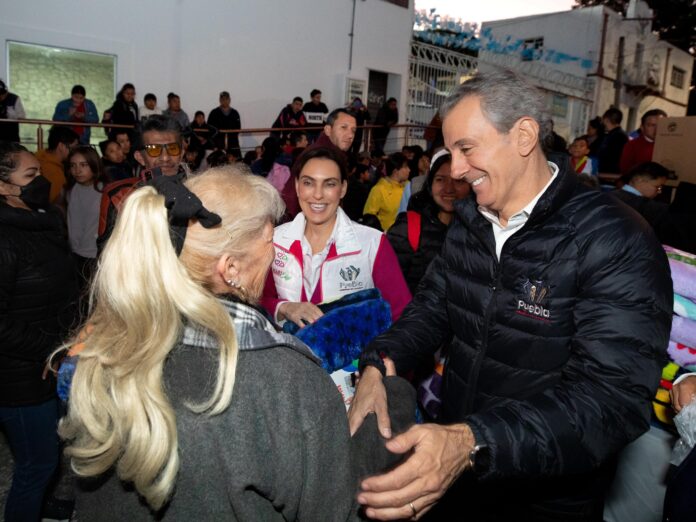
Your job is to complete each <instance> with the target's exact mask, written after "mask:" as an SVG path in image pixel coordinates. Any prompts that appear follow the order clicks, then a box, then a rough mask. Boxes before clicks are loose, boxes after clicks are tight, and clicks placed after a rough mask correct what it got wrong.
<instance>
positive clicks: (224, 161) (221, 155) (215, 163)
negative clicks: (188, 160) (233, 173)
mask: <svg viewBox="0 0 696 522" xmlns="http://www.w3.org/2000/svg"><path fill="white" fill-rule="evenodd" d="M206 161H207V162H208V167H210V168H213V167H220V166H222V165H229V163H230V162H229V159H228V158H227V153H226V152H225V151H224V150H215V151H213V152H211V153H210V154H208V157H207V158H206Z"/></svg>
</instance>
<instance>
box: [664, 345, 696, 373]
mask: <svg viewBox="0 0 696 522" xmlns="http://www.w3.org/2000/svg"><path fill="white" fill-rule="evenodd" d="M667 354H668V355H669V358H670V359H672V361H674V362H675V363H677V364H678V365H679V366H681V367H682V368H685V369H686V370H688V371H690V372H694V371H696V349H694V348H692V347H690V346H687V345H686V344H682V343H678V342H676V341H673V340H671V339H670V341H669V346H668V347H667Z"/></svg>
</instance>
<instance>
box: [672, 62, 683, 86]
mask: <svg viewBox="0 0 696 522" xmlns="http://www.w3.org/2000/svg"><path fill="white" fill-rule="evenodd" d="M684 76H686V71H685V70H684V69H680V68H679V67H674V66H672V78H671V80H670V82H669V84H670V85H671V86H672V87H676V88H677V89H683V88H684Z"/></svg>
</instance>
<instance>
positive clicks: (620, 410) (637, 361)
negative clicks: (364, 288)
mask: <svg viewBox="0 0 696 522" xmlns="http://www.w3.org/2000/svg"><path fill="white" fill-rule="evenodd" d="M455 207H456V217H455V221H454V222H453V224H452V226H451V227H450V230H449V232H448V235H447V239H446V241H445V244H444V246H443V249H442V253H441V255H440V256H438V257H436V258H435V260H434V261H433V263H432V265H431V267H430V270H428V272H427V274H426V276H425V278H424V279H423V282H422V284H421V286H420V287H419V291H418V293H417V294H416V295H415V297H414V299H413V301H412V303H411V304H410V305H409V306H408V307H407V308H406V309H405V310H404V313H403V314H402V316H401V318H400V320H399V321H397V322H396V323H395V324H394V326H393V327H392V328H391V329H390V330H389V331H388V332H386V333H385V334H383V335H381V336H380V337H378V338H377V339H376V340H375V341H373V343H372V344H371V345H370V346H369V347H368V348H367V349H366V350H365V353H364V354H363V356H362V360H361V367H362V366H364V365H365V364H374V365H376V366H378V365H379V363H378V355H377V354H379V353H380V352H385V353H387V354H389V355H390V356H391V357H392V358H393V359H394V360H395V362H396V365H397V369H398V370H399V372H400V373H402V372H404V371H407V370H410V369H412V368H415V367H418V366H419V365H422V364H426V363H427V361H428V360H429V359H430V358H431V357H432V351H434V350H435V349H436V348H437V347H438V346H439V345H440V343H441V342H442V340H443V339H444V338H445V337H446V336H447V335H449V334H450V333H451V334H452V335H453V340H452V342H451V345H450V353H449V359H448V360H447V362H446V367H445V376H444V389H443V410H442V419H441V420H442V422H443V423H451V422H463V421H465V422H467V423H468V424H469V425H470V426H471V427H472V429H473V431H474V434H475V436H476V440H477V442H481V443H485V444H487V445H488V446H489V453H490V465H489V466H488V468H487V471H486V472H485V473H484V474H482V475H481V476H479V478H480V479H509V480H507V481H505V482H504V483H503V482H501V481H498V480H496V483H497V484H504V486H500V487H499V488H498V489H497V491H498V493H499V495H500V498H505V495H506V493H507V492H508V491H511V490H512V491H514V490H515V488H517V487H524V486H525V485H529V484H534V483H535V481H534V480H530V479H534V478H541V477H550V476H551V477H553V476H556V477H557V476H559V475H564V476H565V477H568V476H570V475H576V474H582V473H585V474H589V475H586V476H585V479H586V480H585V482H584V485H585V486H588V483H589V482H591V481H592V480H593V478H592V472H593V470H595V469H596V468H597V467H599V466H600V465H601V464H602V463H604V462H606V461H607V460H608V459H609V458H610V457H612V456H613V455H614V454H615V453H616V452H617V451H618V450H619V449H621V448H622V447H623V446H625V445H626V444H627V443H628V442H630V441H631V440H633V439H635V438H636V437H638V436H639V435H640V434H641V433H642V432H644V431H645V430H646V429H647V428H648V421H649V418H650V400H651V398H652V396H653V395H654V393H655V390H656V388H657V385H658V381H659V378H660V370H661V368H662V366H663V362H664V359H665V352H666V348H667V342H668V338H669V331H670V325H671V309H672V285H671V280H670V272H669V266H668V264H667V260H666V257H665V254H664V252H663V251H662V249H661V247H660V245H659V243H658V242H657V241H656V239H655V237H654V235H653V233H652V231H651V230H650V228H649V227H648V226H647V224H646V223H644V222H641V221H639V220H636V219H635V216H634V215H633V213H632V212H631V211H630V210H629V209H627V208H626V207H625V206H623V205H621V204H619V203H618V202H615V201H614V200H613V199H612V198H611V196H609V195H607V194H602V193H599V192H596V191H592V190H590V189H588V188H586V187H583V186H582V185H580V184H579V183H578V181H577V177H576V176H574V175H572V173H570V172H568V171H565V172H561V173H559V174H558V176H557V178H556V179H555V180H554V182H553V183H552V184H551V186H550V187H549V188H548V190H547V191H546V192H545V193H544V194H543V195H542V197H541V198H540V199H539V201H538V203H537V205H536V206H535V208H534V210H533V212H532V214H531V216H530V218H529V221H528V222H527V223H526V225H525V226H524V227H522V228H521V229H520V230H519V231H518V232H517V233H515V234H514V235H513V236H512V237H511V238H509V239H508V240H507V242H506V243H505V245H504V247H503V249H502V253H501V259H500V261H498V260H497V258H496V254H495V241H494V236H493V231H492V227H491V224H490V223H489V222H488V221H486V220H485V219H484V218H483V217H482V216H481V215H480V214H479V212H478V211H477V209H476V204H475V201H474V200H472V199H467V200H464V201H461V202H458V203H457V204H456V205H455ZM577 476H580V475H577ZM548 483H551V484H553V485H554V493H553V494H552V495H551V496H555V498H556V499H558V498H568V495H570V494H572V493H573V492H574V491H575V488H577V487H578V481H573V482H569V483H568V484H566V485H565V486H564V485H563V479H561V480H557V479H554V480H552V481H548V480H547V484H548ZM566 486H567V487H566ZM526 491H532V492H534V491H536V492H539V491H541V492H544V493H545V492H548V491H549V490H548V489H541V488H535V487H534V486H530V487H527V488H526ZM528 500H530V501H531V500H533V499H528Z"/></svg>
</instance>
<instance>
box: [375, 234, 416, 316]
mask: <svg viewBox="0 0 696 522" xmlns="http://www.w3.org/2000/svg"><path fill="white" fill-rule="evenodd" d="M372 280H373V281H374V283H375V287H376V288H378V289H379V291H380V293H381V294H382V297H384V300H385V301H387V302H388V303H389V306H390V308H391V315H392V321H396V320H397V319H398V318H399V317H401V313H402V312H403V310H404V308H405V307H406V305H407V304H408V303H409V302H410V301H411V292H410V291H409V289H408V286H407V285H406V281H405V280H404V276H403V274H402V273H401V269H400V268H399V262H398V260H397V258H396V255H395V254H394V250H393V249H392V247H391V244H389V240H388V239H387V236H386V235H384V234H382V239H381V241H380V243H379V248H378V250H377V256H376V257H375V263H374V265H373V266H372Z"/></svg>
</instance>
